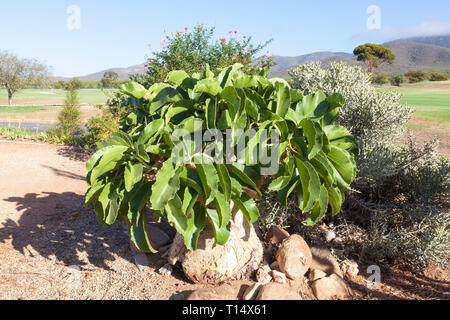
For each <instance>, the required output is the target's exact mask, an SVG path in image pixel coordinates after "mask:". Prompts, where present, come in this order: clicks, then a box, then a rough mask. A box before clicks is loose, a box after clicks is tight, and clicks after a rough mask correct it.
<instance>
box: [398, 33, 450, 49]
mask: <svg viewBox="0 0 450 320" xmlns="http://www.w3.org/2000/svg"><path fill="white" fill-rule="evenodd" d="M405 40H406V41H410V42H417V43H425V44H432V45H434V46H440V47H445V48H448V49H450V35H447V36H434V37H416V38H409V39H405Z"/></svg>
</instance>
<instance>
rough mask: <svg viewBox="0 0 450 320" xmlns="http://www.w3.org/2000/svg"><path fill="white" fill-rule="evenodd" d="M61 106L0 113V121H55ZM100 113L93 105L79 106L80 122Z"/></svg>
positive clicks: (84, 121)
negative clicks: (41, 109)
mask: <svg viewBox="0 0 450 320" xmlns="http://www.w3.org/2000/svg"><path fill="white" fill-rule="evenodd" d="M61 108H62V107H54V108H53V109H50V110H44V111H38V112H25V113H0V121H5V122H7V121H8V120H10V121H15V122H41V123H48V122H51V123H55V122H56V121H57V120H58V114H59V112H60V111H61ZM101 114H102V112H101V110H100V109H98V108H96V107H94V106H81V107H80V119H81V122H82V123H86V122H87V121H88V120H89V119H91V118H92V117H97V116H100V115H101Z"/></svg>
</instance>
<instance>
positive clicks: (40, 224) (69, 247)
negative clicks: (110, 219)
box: [0, 192, 132, 270]
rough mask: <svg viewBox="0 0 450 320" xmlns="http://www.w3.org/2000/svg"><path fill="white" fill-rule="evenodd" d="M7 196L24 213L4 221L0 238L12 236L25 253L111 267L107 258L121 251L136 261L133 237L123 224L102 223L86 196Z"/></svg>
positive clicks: (122, 255) (100, 266) (68, 262)
mask: <svg viewBox="0 0 450 320" xmlns="http://www.w3.org/2000/svg"><path fill="white" fill-rule="evenodd" d="M3 200H4V201H8V202H13V203H15V204H16V208H17V211H21V212H22V214H21V216H20V218H19V220H18V221H17V222H16V221H14V220H12V219H7V220H6V221H5V222H3V225H2V226H1V228H0V242H5V240H7V239H12V245H13V246H14V248H15V249H16V250H18V251H20V252H21V253H22V254H25V253H28V255H30V256H33V255H34V254H35V253H36V252H37V253H38V254H39V255H41V256H43V257H45V258H47V259H54V257H56V260H57V263H61V264H64V265H77V266H79V267H80V268H83V266H85V268H88V265H89V264H92V265H94V266H96V267H99V268H103V269H106V270H110V268H109V267H108V264H107V262H108V261H113V260H114V259H116V258H117V255H118V256H121V257H123V258H124V259H127V260H129V261H130V262H132V255H131V254H130V252H129V238H128V236H127V235H126V234H125V232H124V229H123V228H122V226H120V225H118V224H115V225H113V226H111V227H109V228H108V227H104V226H101V225H100V224H99V223H98V222H97V219H96V216H95V214H94V213H93V211H92V210H90V209H86V208H85V207H84V196H81V195H78V194H75V193H72V192H66V193H44V195H39V196H38V195H36V194H27V195H26V196H25V197H11V198H8V199H3ZM30 247H31V248H33V249H34V250H33V251H30V250H29V248H30ZM114 255H116V257H115V256H114Z"/></svg>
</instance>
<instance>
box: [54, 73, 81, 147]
mask: <svg viewBox="0 0 450 320" xmlns="http://www.w3.org/2000/svg"><path fill="white" fill-rule="evenodd" d="M80 84H81V82H80V80H78V79H77V78H75V79H72V80H71V81H67V82H66V85H65V88H66V91H67V92H66V99H65V101H64V107H63V108H62V110H61V112H60V113H59V114H58V124H57V126H56V132H57V135H58V136H59V137H60V138H64V139H67V138H72V137H74V136H77V135H79V134H80V133H81V127H80V99H79V97H78V90H79V86H80Z"/></svg>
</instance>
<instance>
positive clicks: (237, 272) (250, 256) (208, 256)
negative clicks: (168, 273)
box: [168, 207, 263, 284]
mask: <svg viewBox="0 0 450 320" xmlns="http://www.w3.org/2000/svg"><path fill="white" fill-rule="evenodd" d="M232 213H233V215H232V220H231V222H230V237H229V239H228V242H227V243H226V244H225V245H216V246H215V240H214V232H213V229H212V227H211V226H210V225H209V223H208V224H207V226H206V228H205V229H204V231H203V232H202V233H201V234H200V237H199V239H198V245H197V250H195V251H188V250H187V249H186V247H185V245H184V239H183V237H182V236H181V235H179V234H177V235H176V237H175V239H174V242H173V244H172V247H171V248H170V250H169V255H168V261H169V263H170V264H172V265H173V264H175V263H177V262H178V261H179V262H181V265H182V267H183V271H184V273H185V274H186V276H187V277H188V278H189V279H190V280H192V281H193V282H195V283H202V284H219V283H222V282H224V281H227V280H234V279H238V280H239V279H246V278H249V277H251V276H252V275H253V274H254V272H255V271H256V270H257V269H258V266H259V265H260V264H261V262H262V258H263V247H262V244H261V241H260V240H259V238H258V236H257V234H256V232H255V229H254V227H253V225H251V224H249V223H248V222H247V220H246V219H245V218H244V215H243V214H242V212H241V211H240V210H239V209H238V208H237V207H233V210H232Z"/></svg>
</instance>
